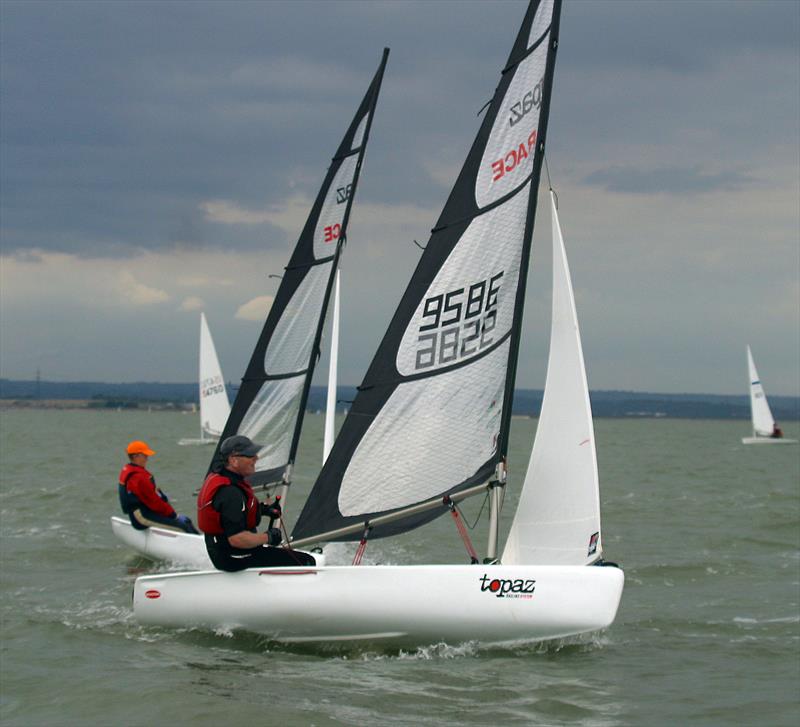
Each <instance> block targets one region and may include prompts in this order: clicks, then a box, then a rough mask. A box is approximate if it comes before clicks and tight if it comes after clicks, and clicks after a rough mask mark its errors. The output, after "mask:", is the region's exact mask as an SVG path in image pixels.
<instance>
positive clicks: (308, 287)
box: [212, 48, 389, 485]
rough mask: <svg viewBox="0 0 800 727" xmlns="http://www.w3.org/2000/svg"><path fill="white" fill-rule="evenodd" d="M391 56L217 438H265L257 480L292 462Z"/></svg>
mask: <svg viewBox="0 0 800 727" xmlns="http://www.w3.org/2000/svg"><path fill="white" fill-rule="evenodd" d="M388 55H389V50H388V48H387V49H385V50H384V52H383V58H382V59H381V63H380V66H379V67H378V70H377V72H376V73H375V76H374V78H373V79H372V83H371V84H370V86H369V89H368V90H367V93H366V95H365V96H364V99H363V101H362V102H361V105H360V106H359V108H358V111H357V112H356V115H355V117H354V118H353V121H352V123H351V124H350V126H349V128H348V129H347V133H346V134H345V135H344V139H343V140H342V143H341V144H340V145H339V148H338V149H337V151H336V154H335V156H334V157H333V160H332V162H331V165H330V167H329V168H328V172H327V174H326V175H325V181H324V182H323V184H322V188H321V189H320V191H319V194H318V195H317V199H316V201H315V202H314V206H313V207H312V209H311V214H310V215H309V217H308V220H307V221H306V224H305V227H304V228H303V231H302V233H301V235H300V239H299V240H298V241H297V245H296V246H295V249H294V252H293V254H292V257H291V259H290V260H289V264H288V266H287V267H286V270H285V272H284V275H283V278H282V280H281V284H280V286H279V288H278V292H277V294H276V295H275V301H274V302H273V304H272V307H271V309H270V311H269V315H268V316H267V320H266V322H265V323H264V328H263V330H262V331H261V335H260V337H259V339H258V343H256V347H255V350H254V351H253V355H252V357H251V359H250V363H249V364H248V366H247V370H246V372H245V375H244V378H243V379H242V385H241V387H240V388H239V392H238V394H237V396H236V400H235V401H234V403H233V408H232V409H231V414H230V417H229V418H228V421H227V423H226V424H225V430H224V431H223V433H222V436H221V439H220V441H222V440H224V439H225V438H226V437H230V436H232V435H234V434H243V435H245V436H248V437H250V438H251V439H252V440H253V441H255V442H259V443H263V445H264V446H263V449H262V450H261V452H260V453H259V460H258V464H257V471H256V474H255V476H253V477H251V478H250V481H251V483H252V484H254V485H263V484H268V483H270V482H276V481H279V480H281V479H282V478H283V476H284V474H285V473H286V470H287V466H288V465H290V464H292V463H293V462H294V458H295V454H296V452H297V445H298V441H299V439H300V430H301V427H302V424H303V413H304V411H305V406H306V400H307V398H308V390H309V386H310V384H311V377H312V375H313V372H314V365H315V364H316V361H317V359H318V357H319V342H320V337H321V336H322V328H323V324H324V322H325V313H326V310H327V306H328V300H329V298H330V292H331V287H332V284H333V280H334V275H335V272H336V270H337V266H338V264H339V257H340V255H341V252H342V247H343V245H344V242H345V239H346V231H347V222H348V219H349V217H350V208H351V205H352V203H353V197H354V195H355V190H356V186H357V184H358V177H359V172H360V169H361V164H362V161H363V159H364V151H365V149H366V146H367V140H368V138H369V131H370V127H371V125H372V117H373V114H374V111H375V105H376V103H377V100H378V93H379V91H380V87H381V81H382V80H383V72H384V69H385V67H386V61H387V59H388ZM214 456H215V457H216V456H217V452H215V453H214ZM212 462H213V459H212Z"/></svg>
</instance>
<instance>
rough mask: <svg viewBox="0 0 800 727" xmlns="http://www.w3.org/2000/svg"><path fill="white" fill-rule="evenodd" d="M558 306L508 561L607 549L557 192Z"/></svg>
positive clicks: (581, 560)
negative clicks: (603, 542)
mask: <svg viewBox="0 0 800 727" xmlns="http://www.w3.org/2000/svg"><path fill="white" fill-rule="evenodd" d="M550 200H551V209H552V220H553V310H552V326H551V334H550V355H549V359H548V363H547V382H546V384H545V390H544V399H543V401H542V410H541V412H540V415H539V423H538V426H537V428H536V438H535V440H534V444H533V451H532V452H531V459H530V463H529V465H528V471H527V474H526V476H525V483H524V485H523V488H522V493H521V494H520V499H519V505H518V507H517V512H516V515H515V516H514V520H513V522H512V524H511V530H510V531H509V534H508V539H507V541H506V547H505V551H504V552H503V555H502V559H501V560H502V562H503V564H505V565H513V564H523V563H525V564H530V565H538V564H547V565H586V564H589V563H591V562H593V561H595V560H597V559H598V558H599V557H600V555H601V552H602V547H601V546H602V544H601V541H600V494H599V478H598V474H597V457H596V453H595V443H594V427H593V425H592V409H591V404H590V402H589V388H588V385H587V381H586V369H585V367H584V362H583V348H582V346H581V336H580V330H579V328H578V316H577V312H576V309H575V298H574V296H573V292H572V281H571V279H570V273H569V264H568V262H567V254H566V249H565V247H564V239H563V237H562V234H561V226H560V224H559V220H558V211H557V210H556V205H555V199H554V195H553V193H552V191H551V192H550Z"/></svg>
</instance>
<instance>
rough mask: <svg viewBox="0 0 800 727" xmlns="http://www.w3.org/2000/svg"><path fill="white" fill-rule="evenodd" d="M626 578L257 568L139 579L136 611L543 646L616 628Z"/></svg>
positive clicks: (189, 619)
mask: <svg viewBox="0 0 800 727" xmlns="http://www.w3.org/2000/svg"><path fill="white" fill-rule="evenodd" d="M624 581H625V576H624V574H623V572H622V570H621V569H619V568H614V567H595V566H503V565H491V566H475V565H471V566H463V565H453V566H448V565H427V566H425V565H423V566H331V567H316V568H271V569H269V568H253V569H250V570H246V571H242V572H240V573H221V572H219V571H205V572H199V573H173V574H165V575H152V576H143V577H140V578H137V580H136V584H135V586H134V593H133V610H134V614H135V616H136V619H137V620H138V621H139V622H140V623H142V624H145V625H153V626H167V627H177V628H198V629H210V630H218V629H224V630H245V631H252V632H256V633H260V634H264V635H266V636H268V637H270V638H271V639H274V640H276V641H282V642H290V643H292V642H293V643H304V642H342V641H355V642H358V641H365V642H376V641H382V642H397V643H402V644H425V643H434V642H438V641H446V642H448V643H461V642H464V641H472V640H476V641H480V642H483V643H500V642H512V641H540V640H546V639H554V638H560V637H564V636H571V635H575V634H580V633H586V632H591V631H597V630H600V629H603V628H606V627H608V626H609V625H611V623H612V622H613V621H614V618H615V616H616V613H617V608H618V607H619V602H620V598H621V596H622V588H623V585H624Z"/></svg>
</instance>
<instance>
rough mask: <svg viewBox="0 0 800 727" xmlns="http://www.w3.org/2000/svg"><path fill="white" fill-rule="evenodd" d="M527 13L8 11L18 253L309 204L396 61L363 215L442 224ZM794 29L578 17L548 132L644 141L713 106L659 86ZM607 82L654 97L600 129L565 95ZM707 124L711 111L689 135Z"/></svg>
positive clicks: (728, 10)
mask: <svg viewBox="0 0 800 727" xmlns="http://www.w3.org/2000/svg"><path fill="white" fill-rule="evenodd" d="M523 12H524V4H523V3H519V2H494V3H467V4H465V3H460V2H435V3H429V2H411V3H403V2H388V3H370V2H323V3H316V2H271V3H267V2H265V3H254V2H247V3H240V2H233V3H228V2H226V3H214V2H202V3H189V2H180V3H179V2H172V3H161V2H159V3H147V2H135V3H124V2H114V3H95V2H92V3H78V2H70V3H63V2H39V3H27V2H26V3H15V2H12V3H9V2H6V3H4V4H3V9H2V15H3V18H2V20H3V22H2V23H1V24H0V26H1V29H0V33H2V37H1V38H0V40H2V43H0V53H1V54H2V57H1V60H2V101H3V114H2V116H1V117H0V136H1V141H2V169H0V174H1V175H2V177H1V178H0V182H1V183H2V199H1V200H0V202H1V205H2V206H1V208H0V213H1V214H2V244H3V249H4V251H5V252H6V253H13V252H15V251H17V252H19V251H23V250H27V249H31V248H41V249H45V250H48V249H49V250H58V251H64V252H70V253H74V254H78V255H82V256H96V255H105V256H119V255H126V254H135V253H136V252H137V251H139V250H141V249H149V250H158V249H165V250H168V249H171V248H172V247H174V246H175V245H176V244H180V245H182V246H197V247H204V246H214V245H215V244H217V240H218V239H219V235H220V232H221V231H220V230H219V229H217V227H214V226H212V225H210V223H209V222H208V220H207V219H206V217H205V216H204V215H203V214H202V212H201V211H200V205H201V204H202V203H203V202H204V201H206V200H209V199H225V200H234V201H235V202H236V203H237V204H239V205H241V206H243V207H245V208H248V209H260V208H263V207H264V206H266V205H270V204H276V203H280V202H281V201H282V200H284V199H285V198H286V197H287V196H288V195H289V194H290V193H293V192H301V193H303V194H304V195H306V196H307V197H309V198H312V197H313V196H314V195H315V194H316V190H317V186H318V184H319V182H320V179H321V177H322V175H323V172H324V170H325V167H326V166H327V163H328V160H329V157H330V155H331V154H332V153H333V150H334V148H335V146H336V144H337V143H338V141H339V138H340V135H341V133H342V130H343V129H344V127H345V125H346V124H347V122H348V121H349V119H350V117H351V115H352V112H353V109H354V108H355V105H356V104H357V102H358V101H359V100H360V98H361V94H363V91H364V89H365V87H366V84H367V83H368V81H369V78H370V77H371V75H372V73H373V71H374V68H375V66H376V64H377V61H378V59H379V56H380V49H381V48H382V47H383V46H384V45H389V46H391V47H392V48H393V52H392V56H391V58H390V62H389V68H388V70H387V76H386V83H385V86H384V90H383V92H382V96H381V103H380V105H379V108H378V115H377V117H376V121H375V124H374V127H373V143H372V145H371V147H370V151H369V154H368V162H367V167H366V171H365V176H364V184H362V185H361V188H360V189H359V199H360V200H363V201H367V200H373V201H377V202H381V203H401V204H402V203H409V204H415V205H425V206H433V207H436V206H437V205H439V204H441V203H442V202H443V201H444V198H445V196H446V193H447V189H446V183H445V182H443V181H442V180H446V179H450V178H452V175H453V174H454V172H455V171H456V170H457V165H458V164H460V163H461V161H463V158H464V153H465V151H466V149H467V147H468V144H469V141H470V140H471V138H472V136H473V134H474V132H475V129H476V128H477V125H478V123H479V120H478V119H476V117H475V112H477V110H478V109H479V108H480V106H481V105H482V104H483V102H484V101H485V100H487V99H488V98H489V97H490V96H491V92H492V90H493V88H494V86H495V84H496V83H497V78H498V75H497V72H498V69H499V68H500V67H501V66H502V63H503V62H504V61H505V55H506V53H507V49H508V47H509V46H510V43H511V39H512V38H511V36H512V35H513V32H514V31H513V29H514V28H516V27H517V24H518V22H519V19H520V18H521V16H522V14H523ZM797 15H798V11H797V5H796V4H795V3H791V2H775V3H770V2H760V3H722V2H704V3H691V2H682V3H662V2H636V3H631V2H610V3H605V2H603V3H599V2H598V3H592V2H566V3H565V5H564V13H563V19H562V36H563V40H564V42H563V43H562V49H561V51H560V54H559V83H560V84H562V89H564V90H565V91H569V93H564V94H560V95H559V94H557V95H556V96H555V98H554V108H553V117H554V120H556V121H562V123H563V124H564V126H562V127H561V128H562V129H563V128H566V129H567V130H568V131H569V134H568V136H567V135H565V136H566V138H570V139H573V140H575V139H577V140H582V141H580V142H579V144H581V143H583V144H587V143H589V142H590V141H591V142H592V143H594V140H595V139H597V138H598V137H599V136H600V135H605V136H606V137H607V138H609V139H611V138H613V136H614V135H615V134H617V135H619V136H623V135H624V136H625V138H626V140H628V141H631V140H633V139H638V140H640V141H642V142H644V141H646V140H647V138H648V133H649V131H648V130H649V129H651V128H652V126H653V125H654V124H655V125H658V126H660V127H661V128H663V127H664V126H666V124H665V122H664V119H666V118H669V116H668V114H670V113H672V115H674V114H675V113H678V112H679V111H680V110H682V109H683V110H686V109H692V108H694V105H695V100H696V98H697V96H696V95H695V96H694V97H693V96H692V95H691V94H692V93H695V94H696V92H695V91H692V92H689V91H684V92H683V93H684V94H685V95H684V96H683V97H678V98H674V97H667V98H661V97H658V98H657V97H656V96H657V94H656V92H655V90H654V89H656V88H657V85H656V84H655V83H654V81H653V78H652V74H653V73H655V72H656V71H659V70H660V71H667V72H669V73H672V74H675V75H676V77H677V78H678V79H679V80H678V81H676V84H677V85H680V78H681V77H683V76H687V75H691V74H692V73H693V72H695V71H697V70H698V69H704V68H708V67H713V66H719V65H721V64H724V63H725V60H726V59H727V58H732V57H736V56H737V55H738V54H741V53H743V52H745V51H753V50H755V51H758V52H779V51H782V50H783V51H787V50H788V51H791V52H794V53H795V55H796V42H797V24H798V21H797ZM493 29H502V30H493ZM509 29H512V30H509ZM603 71H609V72H612V73H617V72H619V73H638V74H640V76H641V78H640V79H639V80H638V82H637V83H635V84H634V83H632V82H631V81H630V80H629V79H628V78H626V82H625V88H624V93H625V94H627V96H626V95H624V94H623V93H621V92H620V90H619V89H617V90H616V92H611V93H608V92H605V93H600V91H599V90H596V91H595V93H594V95H592V96H591V97H590V99H591V109H592V114H593V118H591V119H590V118H587V113H586V107H585V106H583V107H582V106H580V105H579V104H580V103H584V104H585V103H586V100H587V94H588V93H589V92H588V91H585V90H584V92H583V93H572V92H571V91H572V89H580V83H581V79H586V78H590V79H594V78H597V77H598V74H601V73H602V72H603ZM742 94H743V96H744V89H742ZM789 96H791V94H789ZM562 97H563V99H565V100H562ZM566 99H572V100H571V101H567V100H566ZM562 104H564V105H562ZM566 104H569V105H566ZM561 109H564V113H562V114H561V115H559V113H560V110H561ZM620 109H624V111H625V116H624V118H623V119H621V120H620V119H619V118H618V116H617V114H618V113H619V112H620ZM707 113H708V111H707V110H706V109H705V108H704V107H703V106H702V105H701V106H700V110H699V111H697V112H696V115H697V116H698V117H701V118H698V119H695V120H694V123H695V124H696V125H702V124H703V123H704V120H703V118H702V116H703V114H707ZM773 116H775V117H779V116H780V115H779V114H774V115H773ZM625 124H627V128H626V127H625ZM672 126H673V127H674V126H675V125H674V122H673V124H672ZM555 142H556V143H559V139H558V137H556V138H555ZM556 148H558V147H556ZM577 148H579V146H578V147H576V149H577ZM650 166H652V163H651V164H650ZM598 173H599V172H598ZM638 173H639V174H643V175H645V176H648V175H651V173H650V172H647V171H646V170H645V171H642V170H639V171H638ZM437 175H438V176H437ZM666 176H668V175H666ZM723 176H724V175H723ZM662 177H664V175H663V174H662ZM631 178H632V177H631ZM436 179H438V180H439V181H434V180H436ZM594 181H595V182H596V181H597V180H594ZM664 181H665V183H667V185H668V186H669V184H670V182H669V180H667V179H666V178H665V179H664ZM743 181H745V180H742V179H739V180H737V179H736V176H735V175H733V177H730V178H728V180H727V183H729V184H731V183H732V184H737V183H742V182H743ZM725 182H726V180H725V179H724V178H719V179H717V180H716V183H719V184H722V183H725ZM604 183H605V184H607V185H610V188H614V185H615V184H616V186H617V187H619V185H620V184H622V182H619V181H617V182H614V181H613V180H611V179H610V178H608V179H606V181H605V182H604ZM694 183H695V184H698V183H700V184H706V185H708V184H713V183H715V180H714V179H711V178H703V175H699V176H698V175H697V174H695V176H694ZM431 222H432V221H421V224H420V234H424V230H425V229H427V228H428V227H429V226H430V223H431ZM223 227H227V229H226V230H225V232H226V233H227V234H225V235H224V237H225V238H226V239H227V241H228V244H229V245H231V246H232V248H233V249H235V248H238V247H242V248H249V247H254V246H259V245H265V244H266V245H271V244H280V245H284V244H286V240H285V238H286V233H279V234H273V233H276V232H277V231H276V230H270V229H268V228H261V227H258V228H256V227H252V226H248V227H238V226H237V227H236V229H235V230H233V228H234V227H235V226H233V225H227V226H223ZM232 230H233V231H232ZM298 231H299V230H298Z"/></svg>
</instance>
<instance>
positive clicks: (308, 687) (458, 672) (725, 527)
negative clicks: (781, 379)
mask: <svg viewBox="0 0 800 727" xmlns="http://www.w3.org/2000/svg"><path fill="white" fill-rule="evenodd" d="M197 426H198V422H197V417H196V415H189V414H181V413H178V412H175V413H171V412H149V413H148V412H143V411H141V412H140V411H135V412H130V411H127V412H126V411H121V412H117V411H89V410H83V411H54V410H49V411H48V410H4V411H2V412H0V455H1V456H2V486H1V487H0V546H1V547H2V550H1V551H0V557H1V558H2V561H1V562H0V567H1V572H0V575H1V577H2V606H1V610H0V614H2V624H1V626H2V633H1V636H2V650H1V651H0V722H1V723H2V724H3V725H161V724H192V725H216V724H231V725H237V724H278V725H290V726H291V725H319V726H320V727H321V726H323V725H356V724H376V725H458V726H459V727H461V726H464V725H493V724H514V725H598V726H600V725H645V724H646V725H679V724H692V725H749V724H753V725H756V724H758V725H796V724H797V721H798V719H799V718H800V697H799V696H798V685H799V684H800V606H799V604H800V446H797V445H795V446H790V445H789V446H771V445H757V446H744V445H742V444H741V441H740V438H741V437H742V436H744V435H747V434H748V433H749V429H750V427H749V422H744V421H688V420H670V419H641V420H640V419H637V420H630V419H627V420H620V419H616V420H614V419H600V420H598V421H597V422H596V424H595V427H596V435H597V449H598V457H599V469H600V479H601V500H602V513H603V541H604V547H605V557H606V558H607V559H609V560H613V561H616V562H618V563H619V564H620V565H621V566H622V567H623V568H624V569H625V574H626V585H625V590H624V592H623V596H622V604H621V607H620V610H619V613H618V615H617V619H616V621H615V623H614V624H613V626H612V627H611V628H610V629H608V630H607V631H605V632H602V633H598V634H592V635H589V636H584V637H580V638H574V639H568V640H561V641H556V642H551V643H546V644H528V645H520V646H517V647H510V648H498V647H491V646H486V645H483V644H481V642H480V634H476V635H475V636H476V638H475V641H473V642H470V643H465V644H445V643H437V644H430V645H427V646H425V647H423V648H419V649H414V650H409V651H398V650H396V649H387V648H383V647H380V646H377V645H376V646H375V647H374V648H369V649H364V648H361V649H351V648H348V647H346V646H345V647H342V646H337V647H335V648H333V647H330V648H325V647H310V646H306V647H302V648H299V647H291V646H282V645H280V644H276V643H273V642H270V641H268V640H267V639H265V638H263V637H260V636H257V635H254V634H248V633H234V634H230V633H217V634H215V633H210V632H199V631H188V630H167V629H157V628H144V627H142V626H139V625H138V624H137V623H136V621H135V620H134V618H133V614H132V610H131V590H132V586H133V582H134V580H135V578H136V577H137V576H138V575H140V574H144V573H152V572H156V571H159V570H168V567H167V566H165V565H156V564H153V563H151V562H149V561H147V560H145V559H142V558H139V557H137V556H135V555H133V554H132V553H131V552H130V551H129V550H127V549H126V548H125V547H124V546H122V545H121V544H120V543H118V542H117V541H116V539H115V538H114V536H113V535H112V533H111V529H110V526H109V516H110V515H112V514H116V513H117V509H118V503H117V485H116V483H117V474H118V471H119V469H120V467H121V465H122V464H123V461H124V459H125V457H124V455H123V451H124V445H125V444H126V443H127V442H128V441H129V440H131V439H145V440H146V441H147V442H149V443H150V445H151V446H153V447H154V448H155V449H156V450H157V455H156V456H155V457H153V458H152V460H151V470H152V471H153V473H154V474H155V476H156V479H157V481H158V483H159V484H160V485H161V486H162V487H163V488H164V489H165V490H166V491H167V492H168V493H169V494H170V496H171V498H172V500H173V502H174V503H175V505H176V507H177V509H178V510H179V511H181V512H186V513H189V514H193V511H194V503H193V498H192V496H191V492H192V491H193V490H194V489H195V488H196V487H197V486H198V485H199V484H200V481H201V479H202V476H203V473H204V472H205V469H206V467H207V464H208V459H209V457H210V454H211V448H210V447H179V446H177V441H178V440H179V439H180V438H181V437H191V436H195V435H196V430H197ZM535 426H536V422H535V421H534V420H531V419H515V420H514V422H513V433H512V446H511V451H510V458H509V459H510V476H509V487H508V490H509V492H508V495H507V497H506V503H505V507H504V518H503V533H504V532H505V531H506V530H507V528H508V526H509V524H510V518H511V515H512V513H513V509H514V504H515V501H516V496H517V492H518V487H519V484H520V482H521V479H522V477H523V476H524V472H525V468H526V466H527V459H528V456H529V452H530V447H531V443H532V438H533V434H534V431H535ZM784 429H785V431H786V434H787V436H789V437H795V438H797V436H798V426H797V425H796V424H792V423H788V424H785V426H784ZM322 431H323V429H322V417H320V416H314V415H310V416H308V417H307V419H306V426H305V431H304V434H303V439H302V443H301V449H300V453H299V463H298V467H297V469H296V475H295V484H294V486H293V488H292V491H291V494H290V499H289V501H288V503H287V505H288V507H287V516H288V519H289V520H290V521H291V520H293V516H296V513H297V512H298V509H299V507H300V505H301V503H302V501H303V499H304V496H305V494H306V493H307V492H308V490H309V489H310V487H311V484H312V482H313V479H314V477H315V475H316V472H317V470H318V469H319V461H320V457H321V449H322ZM481 505H482V501H481V498H475V499H473V500H472V501H470V502H468V503H466V504H464V506H463V511H464V515H465V518H466V520H467V521H468V522H469V524H470V525H472V524H473V522H474V521H475V519H476V518H478V516H479V515H480V518H479V519H478V522H477V524H476V525H475V527H474V530H472V531H471V534H472V537H473V539H474V542H475V544H476V546H477V547H478V548H479V549H480V550H483V549H484V548H485V539H486V531H487V522H486V509H485V508H484V509H483V511H482V512H481ZM354 549H355V545H354V544H337V545H335V546H330V547H329V548H327V549H326V552H327V553H328V558H329V562H331V563H347V562H349V561H350V559H351V558H352V556H353V552H354ZM365 560H366V561H369V562H380V563H447V562H454V563H465V562H468V557H467V555H466V552H465V550H464V548H463V546H462V544H461V541H460V539H459V537H458V535H457V532H456V530H455V527H454V525H453V523H452V522H451V520H450V519H449V518H440V519H439V520H438V521H436V522H434V523H432V524H431V525H429V526H426V527H423V528H420V529H419V530H416V531H413V532H411V533H407V534H406V535H404V536H402V537H400V538H396V539H389V540H380V541H375V542H373V543H370V544H369V547H368V548H367V553H366V557H365ZM425 597H426V594H424V593H411V594H409V598H415V599H420V600H423V601H424V599H425ZM587 608H591V604H589V603H587ZM454 617H456V618H457V614H454Z"/></svg>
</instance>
